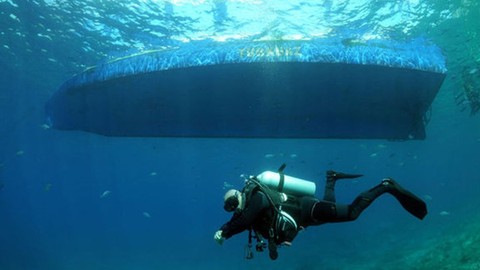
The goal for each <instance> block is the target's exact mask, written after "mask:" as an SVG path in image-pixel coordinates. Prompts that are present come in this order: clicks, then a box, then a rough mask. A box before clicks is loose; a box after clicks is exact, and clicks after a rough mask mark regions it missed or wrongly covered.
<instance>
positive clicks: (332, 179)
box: [323, 170, 362, 202]
mask: <svg viewBox="0 0 480 270" xmlns="http://www.w3.org/2000/svg"><path fill="white" fill-rule="evenodd" d="M360 176H362V174H347V173H342V172H336V171H332V170H328V171H327V173H326V178H327V180H326V182H325V192H324V194H323V200H325V201H329V202H335V201H336V199H335V183H336V182H337V180H339V179H353V178H357V177H360Z"/></svg>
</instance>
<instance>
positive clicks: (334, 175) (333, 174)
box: [327, 170, 363, 181]
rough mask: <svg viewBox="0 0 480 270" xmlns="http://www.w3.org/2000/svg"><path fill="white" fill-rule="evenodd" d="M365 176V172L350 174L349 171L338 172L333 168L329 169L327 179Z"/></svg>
mask: <svg viewBox="0 0 480 270" xmlns="http://www.w3.org/2000/svg"><path fill="white" fill-rule="evenodd" d="M361 176H363V174H348V173H342V172H336V171H332V170H328V171H327V179H328V180H334V181H336V180H338V179H352V178H358V177H361Z"/></svg>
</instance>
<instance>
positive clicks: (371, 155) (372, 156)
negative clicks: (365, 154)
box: [369, 153, 378, 158]
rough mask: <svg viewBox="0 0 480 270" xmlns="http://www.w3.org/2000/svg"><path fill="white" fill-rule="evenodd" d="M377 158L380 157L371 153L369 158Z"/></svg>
mask: <svg viewBox="0 0 480 270" xmlns="http://www.w3.org/2000/svg"><path fill="white" fill-rule="evenodd" d="M376 156H378V154H377V153H371V154H370V156H369V157H371V158H374V157H376Z"/></svg>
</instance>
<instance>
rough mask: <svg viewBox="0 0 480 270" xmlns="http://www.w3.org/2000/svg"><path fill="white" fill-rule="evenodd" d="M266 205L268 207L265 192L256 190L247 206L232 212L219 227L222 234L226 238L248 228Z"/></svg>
mask: <svg viewBox="0 0 480 270" xmlns="http://www.w3.org/2000/svg"><path fill="white" fill-rule="evenodd" d="M267 207H269V203H268V200H267V198H266V196H265V194H263V192H256V193H255V194H253V195H252V197H251V198H250V202H248V207H247V208H245V209H244V210H243V211H242V212H240V213H237V214H234V215H233V217H232V219H231V220H230V221H228V222H227V223H225V224H224V225H223V226H222V227H221V228H220V230H222V236H223V237H225V238H226V239H228V238H230V237H232V236H233V235H235V234H238V233H241V232H243V231H244V230H246V229H248V228H249V227H250V226H251V225H252V224H253V222H254V221H255V219H256V218H257V217H258V215H259V214H260V213H261V212H262V211H263V210H264V209H265V208H267Z"/></svg>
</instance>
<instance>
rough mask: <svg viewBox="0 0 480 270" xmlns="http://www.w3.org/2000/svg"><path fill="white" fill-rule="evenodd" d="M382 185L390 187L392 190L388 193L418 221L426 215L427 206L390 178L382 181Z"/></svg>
mask: <svg viewBox="0 0 480 270" xmlns="http://www.w3.org/2000/svg"><path fill="white" fill-rule="evenodd" d="M382 184H384V185H388V184H390V185H392V187H393V189H392V190H390V191H389V193H390V194H392V195H393V196H394V197H395V198H396V199H397V200H398V202H400V204H401V205H402V206H403V208H405V210H407V211H408V212H409V213H410V214H412V215H414V216H415V217H417V218H418V219H423V218H424V217H425V216H426V215H427V213H428V211H427V204H426V203H425V202H424V201H423V200H422V199H420V198H419V197H417V196H416V195H415V194H413V193H411V192H410V191H408V190H406V189H404V188H402V187H401V186H400V185H399V184H398V183H397V182H395V181H394V180H393V179H391V178H387V179H384V180H383V181H382Z"/></svg>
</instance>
